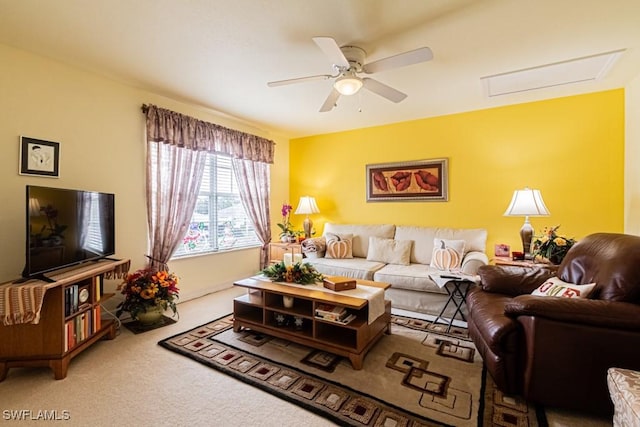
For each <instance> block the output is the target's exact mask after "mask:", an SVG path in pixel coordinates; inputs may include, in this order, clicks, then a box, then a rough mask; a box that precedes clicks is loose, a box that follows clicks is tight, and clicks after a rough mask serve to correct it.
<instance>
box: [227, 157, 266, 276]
mask: <svg viewBox="0 0 640 427" xmlns="http://www.w3.org/2000/svg"><path fill="white" fill-rule="evenodd" d="M233 172H234V175H235V177H236V181H238V188H239V189H240V199H241V200H242V204H243V206H244V209H245V211H246V212H247V214H248V216H249V218H250V219H251V222H252V223H253V227H254V229H255V231H256V234H257V236H258V238H259V239H260V241H261V242H262V251H261V253H260V269H263V268H265V267H266V266H267V264H268V263H269V252H268V251H269V242H271V221H270V219H269V217H270V215H269V188H270V170H269V165H268V164H266V163H260V162H252V161H250V160H241V159H234V160H233Z"/></svg>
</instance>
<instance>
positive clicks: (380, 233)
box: [323, 222, 411, 258]
mask: <svg viewBox="0 0 640 427" xmlns="http://www.w3.org/2000/svg"><path fill="white" fill-rule="evenodd" d="M395 231H396V226H395V225H392V224H380V225H368V224H366V225H365V224H332V223H329V222H328V223H326V224H325V225H324V232H323V235H325V236H326V235H327V234H328V233H332V234H352V235H353V241H352V253H353V256H354V257H356V258H366V257H367V253H368V252H369V237H371V236H374V237H382V238H385V239H392V238H393V236H394V234H395ZM402 240H411V239H402Z"/></svg>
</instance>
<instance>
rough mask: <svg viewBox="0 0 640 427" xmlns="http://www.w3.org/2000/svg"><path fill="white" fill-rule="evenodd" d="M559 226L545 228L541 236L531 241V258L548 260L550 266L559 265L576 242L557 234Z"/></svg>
mask: <svg viewBox="0 0 640 427" xmlns="http://www.w3.org/2000/svg"><path fill="white" fill-rule="evenodd" d="M558 228H560V226H559V225H556V226H555V227H545V228H544V230H543V232H542V235H540V236H535V238H534V239H533V257H534V259H536V258H542V259H544V260H548V261H549V262H551V263H552V264H556V265H557V264H560V263H561V262H562V260H563V259H564V257H565V255H567V252H569V249H571V247H572V246H573V245H575V243H576V240H575V239H572V238H568V237H566V236H562V235H560V234H558Z"/></svg>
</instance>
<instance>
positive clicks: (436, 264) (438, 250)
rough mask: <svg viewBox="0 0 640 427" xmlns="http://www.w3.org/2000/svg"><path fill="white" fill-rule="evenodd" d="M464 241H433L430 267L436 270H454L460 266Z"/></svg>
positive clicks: (438, 239)
mask: <svg viewBox="0 0 640 427" xmlns="http://www.w3.org/2000/svg"><path fill="white" fill-rule="evenodd" d="M464 246H465V241H464V240H448V239H440V238H437V237H436V238H435V239H433V254H432V255H431V264H430V265H431V267H432V268H435V269H438V270H447V271H448V270H455V269H458V268H460V266H461V265H462V257H463V256H464Z"/></svg>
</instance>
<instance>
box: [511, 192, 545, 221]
mask: <svg viewBox="0 0 640 427" xmlns="http://www.w3.org/2000/svg"><path fill="white" fill-rule="evenodd" d="M549 215H550V213H549V209H547V207H546V206H545V204H544V200H542V195H541V194H540V190H532V189H530V188H525V189H524V190H516V191H514V192H513V197H512V198H511V203H509V207H508V208H507V210H506V211H505V212H504V216H549Z"/></svg>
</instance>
